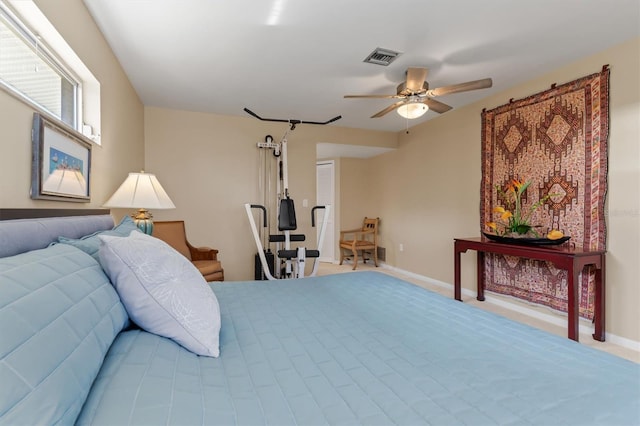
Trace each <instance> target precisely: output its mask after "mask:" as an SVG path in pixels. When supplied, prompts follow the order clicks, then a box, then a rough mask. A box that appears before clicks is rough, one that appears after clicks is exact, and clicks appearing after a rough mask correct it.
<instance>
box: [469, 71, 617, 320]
mask: <svg viewBox="0 0 640 426" xmlns="http://www.w3.org/2000/svg"><path fill="white" fill-rule="evenodd" d="M608 130H609V69H608V66H607V65H605V66H604V67H603V68H602V71H601V72H599V73H596V74H592V75H589V76H586V77H583V78H580V79H578V80H575V81H572V82H570V83H566V84H563V85H561V86H556V85H555V84H554V85H552V86H551V89H549V90H546V91H544V92H541V93H538V94H535V95H533V96H529V97H527V98H525V99H520V100H516V101H514V100H511V101H510V102H509V103H508V104H506V105H502V106H499V107H497V108H494V109H492V110H490V111H484V110H483V112H482V186H481V194H480V199H481V205H480V220H481V222H480V226H481V230H483V231H488V229H487V227H486V223H487V222H490V221H492V220H493V219H494V216H495V213H494V212H493V209H494V207H496V206H499V205H501V201H502V200H500V199H499V194H498V192H497V191H496V185H497V186H499V187H501V188H505V187H506V186H507V185H508V184H509V182H511V181H512V180H513V179H520V180H524V181H527V180H531V184H530V186H529V187H528V188H527V189H526V191H525V192H524V194H522V199H521V202H522V205H523V207H524V208H529V207H531V206H532V205H533V204H534V203H536V202H537V201H538V200H540V199H542V198H544V197H545V195H547V194H555V195H554V196H552V197H551V198H548V199H547V200H546V201H545V202H544V203H543V204H542V205H541V206H540V207H539V208H537V209H536V210H535V211H534V213H533V215H532V217H531V223H532V224H534V225H540V226H541V227H540V228H538V229H539V231H540V233H541V234H543V235H544V234H545V233H546V232H547V231H548V230H551V229H558V230H561V231H562V232H563V233H564V234H565V235H568V236H570V237H571V240H570V242H569V244H575V245H576V247H584V248H588V249H593V250H595V249H598V250H600V249H602V250H603V249H605V236H606V230H605V217H604V204H605V194H606V189H607V140H608ZM565 244H567V243H565ZM485 259H486V260H485V274H486V275H485V285H486V290H489V291H493V292H497V293H501V294H506V295H510V296H515V297H517V298H521V299H525V300H528V301H531V302H534V303H539V304H542V305H546V306H549V307H551V308H553V309H556V310H559V311H563V312H566V311H567V273H566V271H563V270H559V269H556V268H555V267H554V265H553V264H551V263H549V262H543V261H535V260H528V259H522V258H517V257H512V256H503V255H490V254H487V255H486V257H485ZM594 277H595V272H594V271H591V270H589V269H585V271H583V273H582V274H581V275H580V278H579V281H578V282H579V283H580V288H579V302H580V304H579V315H580V316H581V317H583V318H587V319H593V294H594V292H593V285H594Z"/></svg>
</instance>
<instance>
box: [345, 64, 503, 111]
mask: <svg viewBox="0 0 640 426" xmlns="http://www.w3.org/2000/svg"><path fill="white" fill-rule="evenodd" d="M426 78H427V68H417V67H413V68H408V69H407V79H406V81H404V82H402V83H400V84H399V85H398V88H397V89H396V92H397V93H396V94H395V95H345V98H390V99H392V98H395V99H401V100H400V101H398V102H396V103H394V104H392V105H389V106H388V107H386V108H385V109H383V110H382V111H379V112H377V113H376V114H374V115H372V116H371V118H380V117H382V116H383V115H385V114H387V113H389V112H391V111H393V110H395V109H398V113H399V114H400V115H402V116H403V117H406V118H418V117H420V116H422V115H423V114H424V113H425V112H427V110H428V109H431V110H433V111H435V112H437V113H439V114H442V113H443V112H447V111H449V110H450V109H451V108H452V107H451V106H449V105H447V104H444V103H442V102H440V101H437V100H435V99H433V98H434V97H437V96H444V95H450V94H452V93H460V92H467V91H470V90H478V89H486V88H489V87H491V85H492V84H493V82H492V81H491V79H490V78H484V79H482V80H474V81H468V82H466V83H459V84H453V85H451V86H443V87H438V88H436V89H429V83H427V82H426Z"/></svg>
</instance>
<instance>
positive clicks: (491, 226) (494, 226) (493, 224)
mask: <svg viewBox="0 0 640 426" xmlns="http://www.w3.org/2000/svg"><path fill="white" fill-rule="evenodd" d="M485 225H487V226H488V227H489V228H491V229H493V230H494V231H495V230H497V229H498V225H497V224H496V223H495V222H487V223H486V224H485Z"/></svg>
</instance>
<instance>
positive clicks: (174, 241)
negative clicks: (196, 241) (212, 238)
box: [152, 220, 224, 281]
mask: <svg viewBox="0 0 640 426" xmlns="http://www.w3.org/2000/svg"><path fill="white" fill-rule="evenodd" d="M152 235H153V236H154V237H156V238H158V239H161V240H162V241H164V242H165V243H167V244H169V245H170V246H171V247H173V248H174V249H176V251H178V252H180V253H181V254H182V255H184V256H185V257H186V258H187V259H189V260H190V261H191V262H192V263H193V264H194V266H195V267H196V268H198V270H199V271H200V273H201V274H202V276H203V277H204V279H205V280H207V281H224V270H223V269H222V264H221V263H220V261H219V260H218V250H215V249H212V248H209V247H194V246H192V245H191V244H189V241H187V235H186V231H185V227H184V221H182V220H172V221H164V222H162V221H160V222H153V234H152Z"/></svg>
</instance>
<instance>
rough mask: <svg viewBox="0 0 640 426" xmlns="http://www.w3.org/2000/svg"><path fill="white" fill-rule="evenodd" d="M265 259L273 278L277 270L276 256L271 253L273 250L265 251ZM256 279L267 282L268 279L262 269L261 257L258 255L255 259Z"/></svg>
mask: <svg viewBox="0 0 640 426" xmlns="http://www.w3.org/2000/svg"><path fill="white" fill-rule="evenodd" d="M264 257H265V258H266V259H267V265H269V272H271V276H273V271H274V269H275V262H276V259H275V256H274V255H273V253H272V252H271V250H265V251H264ZM254 272H255V275H254V279H255V280H258V281H262V280H266V279H267V277H266V276H265V275H264V270H263V269H262V262H260V255H259V254H258V253H256V259H255V268H254Z"/></svg>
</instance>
